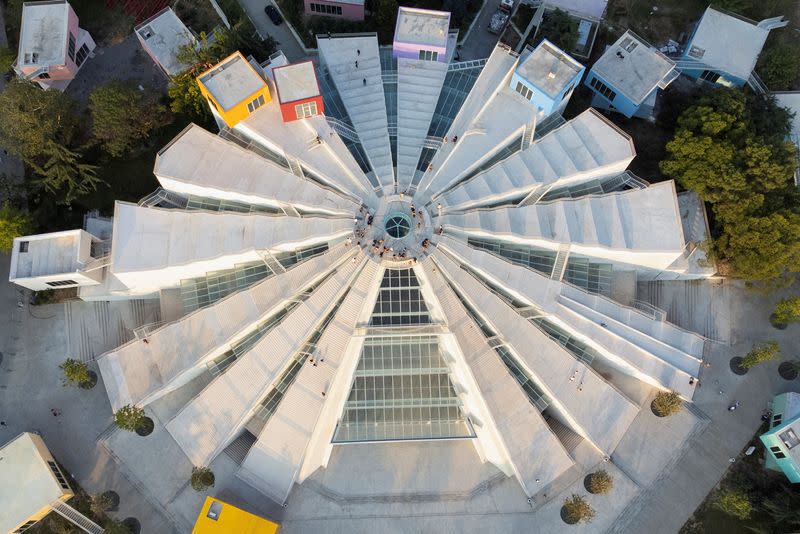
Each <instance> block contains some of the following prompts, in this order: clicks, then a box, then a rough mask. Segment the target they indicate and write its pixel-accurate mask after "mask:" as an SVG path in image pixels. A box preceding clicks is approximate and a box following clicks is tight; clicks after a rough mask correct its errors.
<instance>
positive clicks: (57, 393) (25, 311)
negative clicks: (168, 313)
mask: <svg viewBox="0 0 800 534" xmlns="http://www.w3.org/2000/svg"><path fill="white" fill-rule="evenodd" d="M9 263H10V255H9V254H2V255H0V273H3V277H4V278H5V277H6V276H7V273H8V270H9ZM19 300H20V293H19V291H18V290H17V288H16V287H15V286H12V285H11V284H9V283H8V282H5V281H4V282H0V322H1V323H0V324H2V327H1V328H0V355H1V356H0V419H1V420H3V421H5V422H6V424H7V425H8V426H7V427H0V443H6V442H7V441H9V440H11V439H13V438H14V437H16V436H17V435H18V434H19V433H20V432H24V431H31V432H37V433H39V434H40V435H41V436H42V438H43V439H44V440H45V443H47V446H48V447H49V448H50V450H51V451H52V453H53V455H54V456H55V457H56V459H57V460H58V461H59V462H60V463H61V464H62V465H63V466H64V468H65V469H67V470H68V471H69V472H70V473H71V474H72V476H73V477H74V478H75V479H76V480H77V481H78V483H79V484H80V485H81V486H82V487H83V488H84V489H85V490H86V491H88V492H89V493H99V492H103V491H106V490H114V491H116V492H117V493H118V494H119V495H120V506H119V511H118V512H117V513H115V514H114V515H115V516H116V517H118V518H119V519H124V518H126V517H136V518H137V519H138V520H139V521H140V522H141V523H142V532H143V533H148V534H149V533H157V534H161V533H169V532H172V531H173V530H172V527H171V525H170V524H169V523H168V522H167V521H166V520H165V519H164V517H163V516H162V515H161V514H160V513H159V511H158V510H157V509H156V508H155V507H154V506H153V505H152V504H150V503H149V502H148V501H147V499H146V498H145V496H144V495H143V494H142V493H141V492H139V491H138V490H137V489H136V488H135V487H134V486H133V485H132V484H131V483H130V482H129V481H128V480H127V479H126V478H125V477H124V475H123V474H122V472H121V471H120V470H119V469H118V466H117V465H116V464H115V463H114V462H113V461H112V459H111V457H110V456H109V455H108V454H105V453H104V451H103V450H101V448H99V447H98V446H97V439H98V436H99V435H101V434H102V433H103V432H104V431H105V430H106V429H107V428H109V426H110V425H111V424H112V419H111V417H112V414H111V407H110V405H109V403H108V397H107V396H106V393H105V388H104V387H103V383H102V379H101V380H100V381H98V383H97V385H96V386H95V387H94V389H91V390H88V391H87V390H82V389H78V388H74V387H64V386H62V385H61V371H60V369H59V368H58V365H59V364H60V363H61V362H62V361H63V360H64V359H65V358H66V357H67V356H68V354H67V350H66V347H67V340H66V324H65V313H64V305H63V304H50V305H46V306H36V307H28V306H27V305H23V307H21V308H20V307H18V304H17V303H18V301H19ZM22 300H23V302H25V301H27V299H22ZM95 371H96V369H95ZM52 408H58V409H59V410H61V415H60V416H58V417H53V415H52V413H51V412H50V410H51V409H52Z"/></svg>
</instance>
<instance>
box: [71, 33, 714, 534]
mask: <svg viewBox="0 0 800 534" xmlns="http://www.w3.org/2000/svg"><path fill="white" fill-rule="evenodd" d="M437 24H438V23H437ZM434 27H437V28H439V29H441V30H443V31H445V30H446V26H444V25H443V24H441V25H434ZM410 33H413V32H410V30H407V29H404V30H403V31H401V32H399V33H398V36H403V39H404V40H403V41H402V43H403V44H410V43H411V42H412V41H416V43H415V46H428V44H423V45H420V43H419V39H416V38H413V39H412V38H410V37H408V35H410ZM434 33H436V32H434ZM437 39H438V37H437ZM430 41H431V42H432V41H433V40H430ZM438 42H439V43H441V42H442V41H441V40H439V41H438ZM446 43H447V44H446V54H445V57H444V61H440V60H439V59H440V58H439V57H437V58H435V59H434V58H433V57H428V58H425V59H420V58H419V53H417V54H416V55H413V54H412V57H404V56H403V55H402V54H401V55H399V57H395V51H394V50H390V49H388V47H387V48H384V49H381V48H379V46H378V39H377V36H376V35H374V34H356V35H332V36H330V37H328V36H327V35H325V36H320V37H319V39H318V47H319V58H320V68H319V75H318V76H316V80H317V83H319V88H320V93H321V95H320V96H322V98H323V101H324V104H325V115H312V116H309V117H307V118H305V119H303V120H292V121H288V122H287V121H285V120H284V115H283V113H282V110H281V105H280V104H282V103H283V99H284V98H287V99H288V100H291V99H293V98H296V97H297V96H298V94H299V95H300V96H301V97H302V96H305V95H306V94H307V93H305V92H302V91H301V92H300V93H298V94H293V93H291V91H289V94H290V95H293V96H288V97H287V96H286V92H285V90H284V88H283V87H282V84H283V81H282V74H281V71H282V70H284V69H286V68H287V67H282V66H276V65H278V63H280V61H279V59H280V58H279V57H277V56H276V57H275V58H273V60H274V62H275V63H274V64H273V63H272V62H271V63H270V65H268V66H267V67H266V69H267V71H270V72H271V73H272V74H271V77H270V75H267V81H266V82H265V83H266V84H269V85H271V84H272V83H273V77H274V83H276V85H277V89H275V88H274V87H270V88H269V89H270V94H277V95H278V96H277V97H276V98H275V100H276V102H277V103H276V102H265V104H264V105H262V106H261V107H259V109H258V110H257V112H255V113H251V114H248V115H247V116H245V117H243V118H241V119H240V120H238V121H237V122H235V123H233V124H232V126H229V127H224V128H222V129H221V130H220V132H219V134H216V135H215V134H213V133H211V132H208V131H205V130H204V129H203V128H200V127H199V126H196V125H191V126H189V127H187V128H186V129H185V130H184V131H182V132H181V133H180V134H178V135H177V136H176V137H175V139H173V140H172V141H170V142H169V143H168V144H167V145H166V146H165V147H164V148H163V149H162V150H161V151H159V153H158V156H157V159H156V162H155V166H154V174H155V175H156V178H157V179H158V181H159V186H160V187H159V189H158V190H156V191H155V192H154V193H153V194H151V195H148V196H147V197H145V198H144V199H142V200H141V201H140V202H139V203H137V204H133V203H129V202H118V203H117V204H116V205H115V212H114V221H113V229H112V230H113V231H112V232H111V234H112V236H111V241H110V244H111V252H110V255H109V256H110V261H109V263H108V265H107V266H106V268H105V269H104V270H103V273H104V274H103V278H102V281H101V283H100V284H99V285H98V286H92V287H82V288H80V295H81V297H82V298H101V297H103V296H106V295H110V298H119V299H123V298H128V299H132V298H144V297H148V298H153V299H155V298H158V299H161V302H162V303H164V304H165V307H166V304H167V303H169V304H170V306H171V308H170V309H175V310H177V311H176V312H175V314H174V315H175V316H174V317H172V318H171V319H170V320H165V321H163V322H161V323H156V324H153V325H152V326H151V327H150V328H148V329H147V330H146V332H144V333H142V334H141V335H140V336H139V337H136V338H133V339H131V340H130V341H128V342H127V343H124V344H122V345H121V346H119V347H116V348H114V349H112V350H109V351H107V352H106V353H104V354H102V355H100V356H99V357H98V358H97V359H96V361H97V365H98V367H99V371H100V373H101V374H102V378H103V384H104V387H105V390H106V393H107V395H108V398H109V402H110V404H111V406H112V408H113V409H114V410H118V409H119V408H120V407H122V406H125V405H127V404H132V405H136V406H140V407H143V408H144V409H146V410H148V411H150V413H152V414H154V416H156V414H157V417H158V419H159V424H157V425H156V428H155V430H154V435H153V436H152V438H153V439H150V440H148V442H147V443H158V444H159V445H157V446H154V445H148V444H147V443H144V442H141V443H144V444H141V443H139V442H136V445H135V448H136V451H137V452H136V454H137V455H138V454H139V453H140V452H141V453H142V454H147V453H148V452H147V450H143V449H142V447H145V449H146V448H147V447H155V448H154V449H153V450H152V451H151V452H152V453H153V456H158V459H157V461H159V462H162V465H163V466H164V468H167V469H169V468H171V466H172V465H185V466H191V465H195V466H199V465H203V466H208V467H209V468H211V469H212V470H213V471H214V472H215V473H217V474H218V475H219V476H220V487H225V489H226V490H230V492H231V494H232V495H236V496H240V497H242V499H243V500H246V501H247V502H258V503H260V504H263V506H264V509H266V510H269V509H270V508H271V507H272V506H273V505H274V506H275V508H276V509H277V508H278V507H280V506H283V505H286V507H287V511H288V512H287V513H289V512H291V511H292V509H293V507H294V506H296V505H297V503H305V505H306V506H307V508H303V509H302V510H301V511H300V512H298V514H303V515H302V517H303V520H304V521H311V520H313V519H321V518H323V517H327V514H329V513H334V514H339V513H340V510H339V508H341V506H340V504H338V503H339V502H345V503H346V504H347V512H348V513H349V512H350V511H352V510H356V509H357V510H358V512H357V513H359V514H364V513H366V512H365V510H366V508H365V507H362V503H365V502H368V503H370V506H375V505H376V503H378V501H380V502H383V500H387V501H390V502H391V503H392V506H393V505H394V504H396V503H395V502H394V501H392V499H404V500H408V499H409V498H410V497H411V496H413V498H415V499H416V498H417V496H420V495H425V496H429V495H433V497H431V498H432V499H434V500H435V501H436V502H438V501H439V500H441V496H442V495H445V496H446V498H447V499H451V500H454V501H458V502H459V503H467V502H468V501H469V500H470V499H472V496H474V495H475V494H476V493H474V492H476V491H477V492H478V493H480V492H483V491H495V489H497V488H500V489H498V491H502V492H504V493H507V494H508V495H511V497H509V500H513V501H514V502H516V503H517V504H518V505H519V506H520V510H522V509H524V511H525V513H528V512H530V509H529V508H528V505H527V503H526V500H527V499H528V498H530V499H531V502H533V500H534V499H535V500H536V501H539V502H544V503H546V504H545V506H549V507H550V509H551V510H554V511H553V513H552V517H554V518H556V520H559V519H558V508H560V506H561V503H563V498H564V496H565V495H569V493H567V492H569V491H571V490H570V489H569V488H572V485H573V484H579V483H580V481H582V480H583V475H585V474H587V473H589V472H590V470H592V469H594V468H595V466H597V465H602V466H604V467H603V468H604V469H610V470H615V471H614V472H615V473H616V474H615V476H617V477H618V478H617V479H616V480H615V485H616V484H617V483H619V486H615V487H618V488H621V487H623V485H624V488H627V489H625V493H624V494H623V493H622V492H620V494H619V495H621V496H623V497H620V499H621V501H622V500H624V499H628V500H625V501H624V502H625V503H627V502H629V501H630V499H633V497H634V495H635V494H636V493H637V492H638V491H641V488H640V486H639V485H637V484H636V483H635V482H633V481H632V480H629V479H626V478H624V477H625V475H624V471H623V469H622V468H617V467H616V466H615V464H614V461H615V458H616V454H617V453H618V452H620V450H621V449H622V450H625V449H626V448H627V449H630V448H631V447H634V448H635V447H636V446H637V445H636V444H639V443H640V442H641V441H640V440H641V435H642V434H641V432H642V429H641V427H638V426H637V425H639V424H640V423H641V421H642V420H643V419H649V420H652V417H650V416H647V414H644V415H643V414H642V410H648V409H649V408H648V405H649V399H650V397H651V396H652V395H653V394H654V393H655V392H656V391H659V390H671V391H676V392H677V393H678V394H679V395H680V396H681V398H682V399H684V401H685V402H687V403H691V402H692V398H693V396H694V392H695V388H696V387H697V377H698V375H699V373H700V370H701V368H702V364H703V355H704V350H705V347H706V340H705V338H703V337H702V336H700V335H698V334H696V333H693V332H689V331H687V330H684V329H682V328H679V327H678V326H676V325H674V324H671V323H669V322H668V321H667V320H666V317H665V316H666V314H665V313H664V312H663V311H661V310H658V309H657V308H654V307H652V306H650V307H646V306H645V307H643V306H641V305H638V306H637V304H636V302H634V295H635V294H636V288H637V287H638V286H640V285H646V282H648V281H653V280H693V279H702V278H706V277H709V276H712V275H713V274H714V269H713V267H708V266H707V265H706V264H705V262H703V261H700V259H701V258H700V256H701V254H700V253H699V252H698V251H699V250H700V247H698V246H697V245H698V243H697V241H701V240H703V239H704V236H705V235H706V234H705V233H704V232H703V231H702V230H704V229H705V224H704V223H705V217H704V211H703V205H702V203H701V202H692V201H684V202H681V201H680V200H679V198H678V196H677V194H676V189H675V185H674V183H672V182H671V181H667V182H661V183H657V184H653V185H651V184H649V183H648V182H646V181H645V180H643V179H641V178H639V177H637V176H635V175H634V174H632V173H631V172H630V171H629V170H628V167H629V165H630V164H631V161H632V160H633V159H634V158H635V157H636V147H635V143H634V140H633V139H632V138H631V136H630V135H628V134H627V133H626V132H624V131H623V130H621V129H620V128H618V127H617V126H615V125H614V124H613V123H612V122H611V121H609V120H608V119H607V118H606V117H605V116H604V115H603V114H602V113H600V112H598V111H597V110H595V109H587V110H585V111H584V112H582V113H579V114H578V115H577V116H575V117H574V118H572V119H570V120H565V119H563V118H562V117H560V116H559V115H558V114H557V113H554V114H553V115H552V117H553V118H551V119H548V121H547V123H545V122H544V121H541V120H540V115H541V114H540V112H539V110H538V109H537V107H536V106H533V105H531V100H528V99H527V98H525V97H524V95H522V94H520V93H519V92H518V91H517V90H516V87H512V85H511V83H510V81H511V79H512V77H513V76H514V74H515V73H523V74H524V76H525V79H526V81H531V82H534V83H536V87H537V90H540V91H542V93H543V94H548V91H549V94H553V95H558V94H562V93H564V92H565V91H566V92H568V91H569V86H570V84H571V83H572V81H574V80H575V79H577V77H578V76H579V70H580V69H579V67H578V66H576V65H575V64H574V63H572V62H571V61H570V60H569V59H568V58H565V57H563V56H561V55H560V54H558V53H557V52H556V51H555V50H552V49H548V48H547V46H548V45H547V44H545V45H543V46H544V48H543V49H542V50H540V53H545V54H546V55H544V56H543V57H544V58H545V59H544V60H543V61H541V64H540V65H538V66H536V58H534V59H533V60H532V61H533V62H532V63H530V64H528V63H527V60H529V59H530V58H529V55H523V56H520V55H518V54H516V53H514V52H513V51H511V50H510V49H508V48H507V47H505V46H502V45H498V46H497V47H495V48H494V49H493V50H492V53H491V55H490V57H489V58H488V59H487V60H486V61H485V62H484V61H474V62H452V61H451V59H452V57H451V56H450V50H451V46H454V43H455V39H454V35H453V34H452V33H449V32H447V41H446ZM434 44H436V43H434ZM531 53H532V52H531ZM537 57H538V56H537ZM356 61H357V62H358V64H356ZM555 61H558V62H559V63H558V64H557V65H556V68H555V69H554V65H553V63H554V62H555ZM562 61H563V62H564V63H565V64H564V65H563V67H564V69H565V70H564V71H563V72H562V71H561V70H560V69H561V68H562V64H561V62H562ZM223 66H224V62H223ZM310 66H311V65H310V64H307V66H304V67H303V68H304V69H309V68H310ZM545 67H546V69H545ZM248 68H249V67H248ZM576 69H577V70H576ZM553 70H555V71H556V72H554V76H553V78H550V77H548V75H549V74H550V73H551V72H552V71H553ZM222 72H224V69H223V71H222ZM539 73H544V76H543V77H544V79H539ZM562 74H563V76H562ZM305 75H306V76H308V79H310V71H309V70H307V71H305ZM573 77H574V78H573ZM201 78H202V77H201ZM201 83H204V82H203V80H201ZM206 83H207V84H208V87H207V89H206V91H207V92H208V94H209V95H212V96H213V98H214V102H215V105H217V106H219V107H220V108H223V107H224V104H223V103H225V102H228V103H231V102H233V103H235V102H239V101H242V95H243V94H246V95H247V96H246V97H245V100H246V99H247V98H251V95H252V91H251V89H252V88H250V87H248V88H245V89H242V88H241V87H240V84H230V85H225V84H224V83H215V82H214V81H213V80H208V79H206ZM227 88H229V89H230V90H231V94H227V93H226V90H227ZM273 91H274V93H273ZM233 105H236V104H233ZM698 229H700V230H698ZM169 299H172V300H169ZM683 415H685V416H686V417H687V418H688V419H691V420H693V418H694V417H695V416H694V415H693V414H692V412H691V411H690V410H685V411H684V412H683ZM681 424H683V423H681ZM664 434H665V437H664V438H663V440H664V441H667V442H668V441H669V434H670V431H669V430H667V431H665V432H664ZM125 440H126V436H124V435H120V434H116V435H115V436H114V437H112V438H111V439H110V440H109V447H111V448H114V447H115V446H119V447H120V448H119V450H117V449H115V453H116V452H119V457H120V458H125V457H127V458H130V456H126V454H129V453H130V450H131V449H132V448H134V447H133V446H132V445H133V444H132V443H130V442H127V441H125ZM112 441H113V442H115V443H111V442H112ZM661 442H663V441H660V442H659V443H661ZM625 443H627V445H624V444H625ZM669 446H670V447H671V446H672V443H670V444H669ZM162 447H163V450H162ZM123 449H126V450H127V452H126V450H123ZM156 449H158V451H156ZM156 453H158V454H156ZM162 453H163V457H164V458H169V464H168V465H166V460H162V456H161V454H162ZM604 459H605V460H606V462H608V463H606V462H604ZM635 459H638V458H635ZM121 461H128V460H121ZM628 465H629V464H626V466H625V467H627V466H628ZM149 471H152V472H156V471H157V470H156V469H152V470H149ZM142 476H143V477H147V476H154V475H152V474H151V473H149V472H148V473H146V474H143V475H142ZM182 477H183V478H182ZM222 477H225V482H224V486H223V482H222V480H221V479H222ZM176 478H179V479H180V481H179V483H178V484H179V485H180V486H185V475H181V476H178V477H176ZM576 481H577V482H576ZM144 483H147V482H144ZM498 485H501V486H498ZM476 488H477V489H476ZM238 490H241V491H238ZM175 491H176V492H177V491H180V490H175ZM170 492H172V490H170ZM164 493H166V492H164ZM545 493H546V495H547V497H543V494H545ZM173 494H174V493H173ZM331 495H333V496H335V498H336V500H337V502H336V503H334V506H330V507H329V506H327V505H325V506H322V505H320V502H322V501H320V500H319V499H320V498H327V497H324V496H331ZM262 496H263V498H262ZM464 496H466V497H464ZM426 498H427V497H426ZM174 500H175V501H178V500H183V498H181V499H174ZM621 501H620V502H621ZM184 502H185V500H184ZM231 502H240V501H237V500H236V499H231ZM325 502H328V501H325ZM404 502H405V501H404ZM470 502H471V501H470ZM198 504H199V503H198ZM459 505H460V504H459ZM165 506H166V507H171V506H175V504H173V503H167V504H166V505H165ZM208 506H209V508H205V509H204V511H203V514H205V515H207V514H208V513H209V511H211V508H210V506H211V505H208ZM221 506H222V511H221V515H220V518H224V517H225V505H224V504H222V505H221ZM553 507H556V508H553ZM622 508H623V506H622V505H620V506H617V507H603V508H602V512H601V511H600V508H599V507H598V515H599V514H600V513H604V514H607V516H604V521H607V523H605V524H607V525H610V524H612V522H613V520H614V517H617V515H619V514H621V513H622ZM254 509H258V510H261V509H262V508H254ZM374 510H375V509H374V508H372V511H373V512H374ZM530 513H538V511H537V510H534V511H533V512H530ZM548 513H549V512H548ZM193 514H194V511H193V512H192V515H193ZM183 517H187V516H186V514H185V513H184V514H183ZM295 517H298V516H295ZM287 524H288V522H287ZM184 526H185V525H184ZM189 529H190V526H188V527H187V528H184V529H183V530H189ZM411 530H413V528H412V529H411Z"/></svg>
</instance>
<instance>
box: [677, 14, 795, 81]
mask: <svg viewBox="0 0 800 534" xmlns="http://www.w3.org/2000/svg"><path fill="white" fill-rule="evenodd" d="M788 23H789V21H788V20H784V18H783V17H774V18H770V19H764V20H762V21H761V22H755V21H752V20H750V19H747V18H745V17H742V16H740V15H734V14H733V13H728V12H727V11H723V10H721V9H717V8H713V7H710V6H709V7H708V8H707V9H706V11H705V13H703V16H702V18H701V19H700V21H699V22H698V23H697V25H696V26H695V28H694V31H693V32H692V35H691V36H690V37H689V40H688V41H687V43H686V46H685V47H684V49H683V55H682V57H681V59H680V68H681V72H682V74H685V75H686V76H689V77H690V78H695V79H697V80H699V81H703V82H706V83H710V84H718V85H722V86H726V87H741V86H743V85H744V84H745V83H748V80H749V79H750V76H751V74H752V73H753V69H754V68H755V67H756V62H757V61H758V56H759V55H760V54H761V49H762V48H763V47H764V43H765V42H766V40H767V37H768V36H769V32H770V30H774V29H776V28H782V27H784V26H786V25H787V24H788Z"/></svg>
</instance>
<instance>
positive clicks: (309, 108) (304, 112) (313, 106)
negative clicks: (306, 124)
mask: <svg viewBox="0 0 800 534" xmlns="http://www.w3.org/2000/svg"><path fill="white" fill-rule="evenodd" d="M294 112H295V114H296V115H297V118H298V119H305V118H306V117H313V116H314V115H316V114H317V103H316V102H306V103H304V104H297V105H296V106H295V107H294Z"/></svg>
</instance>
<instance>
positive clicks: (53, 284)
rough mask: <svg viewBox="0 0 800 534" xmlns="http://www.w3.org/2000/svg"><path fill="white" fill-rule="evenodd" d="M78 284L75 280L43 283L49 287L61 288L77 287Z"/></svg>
mask: <svg viewBox="0 0 800 534" xmlns="http://www.w3.org/2000/svg"><path fill="white" fill-rule="evenodd" d="M77 283H78V282H76V281H75V280H56V281H55V282H45V284H47V285H48V286H50V287H61V286H74V285H77Z"/></svg>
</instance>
